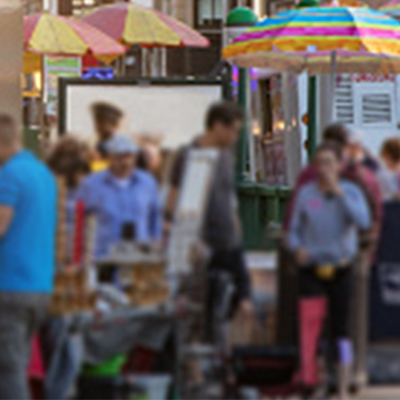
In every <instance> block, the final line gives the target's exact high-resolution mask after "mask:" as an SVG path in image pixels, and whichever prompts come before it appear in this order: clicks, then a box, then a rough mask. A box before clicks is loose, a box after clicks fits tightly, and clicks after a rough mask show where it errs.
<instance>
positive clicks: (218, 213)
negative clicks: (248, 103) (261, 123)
mask: <svg viewBox="0 0 400 400" xmlns="http://www.w3.org/2000/svg"><path fill="white" fill-rule="evenodd" d="M242 123H243V113H242V111H241V109H240V108H238V107H237V106H236V105H235V104H233V103H228V102H219V103H215V104H213V105H212V106H211V107H210V108H209V110H208V112H207V114H206V118H205V132H204V134H203V135H201V136H199V137H197V138H196V139H195V140H194V142H193V143H192V144H191V145H189V146H187V147H185V148H183V149H182V150H181V151H180V153H179V154H178V156H177V158H176V161H175V165H174V166H173V169H172V174H171V181H170V184H171V188H170V193H169V199H168V202H167V219H169V220H172V217H173V214H174V211H175V207H176V204H177V199H178V197H179V192H180V190H181V189H182V188H181V186H182V181H183V176H184V171H185V165H186V159H187V155H188V152H189V151H190V149H209V148H212V149H218V150H219V151H220V156H219V160H218V161H217V162H216V166H215V170H214V173H213V180H212V184H211V188H210V192H209V198H208V204H207V206H206V211H205V216H204V220H203V224H202V226H203V232H202V240H203V241H204V242H205V244H206V245H207V246H208V247H209V248H210V250H211V259H210V262H209V264H208V271H209V272H211V273H213V272H214V271H224V272H227V273H229V274H230V275H231V276H232V278H233V280H234V282H235V285H236V296H235V300H236V301H235V303H237V304H236V305H238V306H239V309H240V310H243V311H245V312H247V313H248V312H249V311H250V310H251V302H250V279H249V274H248V271H247V266H246V262H245V259H244V252H243V249H242V238H241V229H240V222H239V216H238V211H237V195H236V187H235V181H234V154H233V150H234V149H233V147H234V145H235V144H236V142H237V140H238V137H239V131H240V128H241V126H242Z"/></svg>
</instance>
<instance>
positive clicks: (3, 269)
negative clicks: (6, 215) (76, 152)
mask: <svg viewBox="0 0 400 400" xmlns="http://www.w3.org/2000/svg"><path fill="white" fill-rule="evenodd" d="M0 205H3V206H7V207H11V208H12V209H13V211H14V215H13V217H12V220H11V223H10V226H9V227H8V230H7V231H6V233H5V234H4V236H3V237H1V238H0V291H7V292H25V293H49V292H51V291H52V288H53V277H54V269H55V268H54V267H55V234H56V225H57V217H56V214H57V186H56V182H55V179H54V178H53V176H52V174H51V172H50V171H49V170H48V169H47V167H46V166H45V165H44V164H43V163H41V162H40V161H39V160H38V159H37V158H36V157H35V156H34V155H33V154H31V153H29V152H27V151H21V152H19V153H17V154H16V155H14V156H13V157H12V158H11V159H9V160H8V161H7V162H6V163H5V164H4V166H3V167H2V168H1V169H0Z"/></svg>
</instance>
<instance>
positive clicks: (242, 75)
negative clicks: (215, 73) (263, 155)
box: [236, 68, 249, 183]
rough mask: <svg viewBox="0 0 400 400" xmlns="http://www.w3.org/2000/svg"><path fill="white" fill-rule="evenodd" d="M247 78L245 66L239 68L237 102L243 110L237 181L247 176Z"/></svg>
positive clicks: (239, 181)
mask: <svg viewBox="0 0 400 400" xmlns="http://www.w3.org/2000/svg"><path fill="white" fill-rule="evenodd" d="M248 80H249V72H248V70H247V69H245V68H239V87H238V103H239V106H240V107H241V108H242V110H243V112H244V115H245V117H244V121H243V126H242V129H241V131H240V136H239V141H238V144H237V150H236V151H237V153H236V157H237V159H236V180H237V182H238V183H242V182H245V181H246V178H247V173H246V170H247V168H246V167H247V154H248V134H247V126H248V125H247V122H248V121H247V117H248V116H247V102H248Z"/></svg>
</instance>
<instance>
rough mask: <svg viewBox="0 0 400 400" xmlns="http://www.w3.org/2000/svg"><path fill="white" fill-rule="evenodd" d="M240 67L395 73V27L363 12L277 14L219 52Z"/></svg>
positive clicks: (398, 49)
mask: <svg viewBox="0 0 400 400" xmlns="http://www.w3.org/2000/svg"><path fill="white" fill-rule="evenodd" d="M223 56H224V58H225V59H228V60H230V61H231V62H233V63H235V64H237V65H238V66H241V67H249V66H252V67H268V68H274V69H278V70H289V71H290V70H291V71H294V72H300V71H302V70H306V71H307V72H308V73H309V74H310V75H316V74H321V73H332V69H333V70H334V72H338V73H351V72H353V73H355V72H358V73H385V74H386V73H399V72H400V23H399V22H398V21H396V20H395V19H393V18H391V17H389V16H388V15H386V14H385V13H383V12H380V11H375V10H372V9H369V8H350V7H310V8H301V9H295V10H290V11H285V12H282V13H279V14H277V15H275V16H273V17H271V18H268V19H266V20H264V21H262V22H260V23H258V24H256V25H255V26H254V27H253V28H251V29H250V30H249V31H248V32H246V33H244V34H243V35H241V36H239V37H238V38H237V39H236V40H235V41H234V43H232V44H231V45H229V46H227V47H226V48H225V49H224V50H223Z"/></svg>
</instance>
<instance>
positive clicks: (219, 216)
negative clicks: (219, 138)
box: [171, 143, 241, 250]
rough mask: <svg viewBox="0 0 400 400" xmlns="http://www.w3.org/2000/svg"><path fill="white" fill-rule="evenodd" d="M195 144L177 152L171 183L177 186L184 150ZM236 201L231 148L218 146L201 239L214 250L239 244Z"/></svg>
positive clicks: (179, 181) (181, 169) (232, 247)
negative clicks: (219, 151) (217, 157)
mask: <svg viewBox="0 0 400 400" xmlns="http://www.w3.org/2000/svg"><path fill="white" fill-rule="evenodd" d="M196 147H197V146H196V144H195V143H194V144H192V145H191V146H188V147H185V148H184V149H182V150H181V151H180V152H179V154H178V155H177V158H176V160H175V164H174V167H173V169H172V174H171V185H172V186H173V187H176V188H180V187H181V184H182V180H183V176H184V171H185V164H186V159H187V155H188V152H189V151H190V149H191V148H196ZM236 203H237V198H236V190H235V180H234V157H233V152H232V151H231V150H222V151H221V153H220V156H219V159H218V161H217V163H216V165H215V171H214V174H213V180H212V184H211V189H210V196H209V200H208V204H207V208H206V212H205V215H204V221H203V239H204V240H205V242H206V243H207V244H208V245H209V246H210V247H211V248H212V249H214V250H231V249H235V248H237V247H239V245H240V242H241V238H240V233H239V227H238V224H237V214H236V213H237V211H236Z"/></svg>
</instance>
